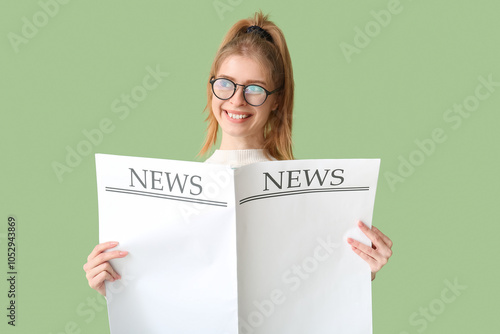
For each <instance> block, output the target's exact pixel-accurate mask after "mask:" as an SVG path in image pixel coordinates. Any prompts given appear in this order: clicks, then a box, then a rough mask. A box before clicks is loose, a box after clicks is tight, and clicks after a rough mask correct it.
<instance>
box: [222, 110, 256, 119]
mask: <svg viewBox="0 0 500 334" xmlns="http://www.w3.org/2000/svg"><path fill="white" fill-rule="evenodd" d="M224 112H225V113H226V115H228V116H229V117H230V118H231V119H244V118H248V117H250V116H252V115H251V114H235V113H231V112H229V111H227V110H224Z"/></svg>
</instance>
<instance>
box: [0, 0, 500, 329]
mask: <svg viewBox="0 0 500 334" xmlns="http://www.w3.org/2000/svg"><path fill="white" fill-rule="evenodd" d="M45 2H46V3H51V1H49V0H42V3H45ZM390 3H391V1H385V0H384V1H379V0H376V1H373V0H372V1H321V2H314V1H312V2H306V1H285V0H282V1H259V0H256V1H239V0H232V1H229V0H220V1H196V2H194V1H95V0H92V1H69V2H68V3H67V4H60V5H59V9H58V12H57V13H56V14H55V15H53V17H49V16H47V15H45V16H46V17H48V20H47V22H43V14H40V12H42V11H43V10H42V8H41V6H40V4H38V3H37V2H36V1H30V2H26V1H24V2H17V1H16V2H14V1H1V2H0V36H1V39H0V60H1V61H0V96H1V98H0V110H1V122H0V127H1V131H0V136H1V138H0V139H1V140H0V145H1V146H0V147H1V158H0V159H1V173H0V181H1V183H0V184H1V201H0V203H1V204H0V205H1V207H0V221H2V224H1V226H2V227H1V229H0V241H1V243H2V245H1V249H2V250H1V254H6V244H5V241H6V240H5V239H6V232H7V217H8V215H15V216H16V217H17V219H18V240H17V242H18V268H17V270H18V272H19V276H18V287H17V289H18V300H17V304H18V309H17V312H18V316H17V326H16V327H15V328H11V326H8V325H7V324H6V322H7V318H6V317H5V313H6V310H5V308H6V307H7V302H8V300H7V297H6V294H7V293H6V292H7V285H6V280H5V278H2V279H1V283H0V295H1V296H2V297H1V298H0V303H1V309H2V310H4V311H2V312H1V313H2V314H1V317H0V319H3V320H2V323H1V325H0V328H1V331H2V332H7V333H11V332H17V333H54V334H55V333H72V332H75V333H76V332H80V333H106V332H108V331H109V329H108V324H107V313H106V310H105V309H104V308H102V307H101V306H100V305H101V304H100V302H99V301H97V302H96V303H97V304H96V306H94V307H95V308H92V307H91V306H87V305H86V303H88V302H89V300H90V301H91V300H93V299H96V297H97V293H96V292H95V291H94V290H92V289H91V288H89V286H88V285H87V280H86V278H85V274H84V271H83V269H82V266H83V264H84V263H85V262H86V257H87V255H88V254H89V253H90V251H91V250H92V248H93V247H94V245H95V244H97V242H98V221H97V192H96V182H95V165H94V158H93V154H94V153H96V152H99V153H110V154H120V155H131V156H145V157H156V158H169V159H178V160H195V159H196V160H197V161H201V160H202V158H196V154H197V153H198V151H199V149H200V147H201V143H202V141H203V138H204V131H205V123H204V119H205V117H206V114H204V113H203V109H204V107H205V103H206V94H205V85H206V81H207V79H208V77H207V76H208V71H209V68H210V64H211V62H212V59H213V56H214V54H215V52H216V50H217V48H218V46H219V43H220V42H221V40H222V38H223V36H224V34H225V32H226V31H227V30H228V28H229V27H230V26H231V25H232V24H233V23H234V22H236V21H237V20H239V19H242V18H246V17H248V16H250V15H252V13H253V12H255V11H256V10H258V9H262V10H263V11H264V12H265V13H270V15H271V17H270V18H271V20H273V21H275V23H277V24H278V26H279V27H280V28H281V29H282V30H283V32H284V33H285V36H286V38H287V42H288V46H289V49H290V53H291V56H292V61H293V66H294V75H295V83H296V91H295V93H296V100H295V102H296V104H295V111H294V129H293V130H294V134H293V140H294V153H295V155H296V157H297V158H299V159H309V158H381V159H382V165H381V171H380V179H379V186H378V189H377V199H376V205H375V213H374V225H376V226H378V227H379V228H380V229H381V230H382V231H384V232H385V233H386V234H387V235H388V236H389V237H390V238H391V239H392V240H393V241H394V247H393V251H394V255H393V257H392V258H391V259H390V261H389V264H388V265H387V266H386V267H384V268H383V269H382V271H381V272H380V273H379V275H378V276H377V279H376V280H375V281H374V282H373V316H374V320H373V322H374V333H384V334H385V333H389V334H391V333H394V334H407V333H491V332H494V331H495V330H498V328H500V318H499V317H498V314H499V311H500V307H499V303H498V300H497V298H499V297H500V293H499V285H498V278H497V276H498V274H499V273H500V271H499V269H498V256H497V254H496V247H495V244H496V241H497V239H498V233H499V232H500V228H499V226H498V225H499V224H498V223H499V218H498V217H499V215H498V214H499V212H498V211H499V210H498V208H499V207H500V206H499V199H500V196H499V191H498V187H497V186H498V183H499V181H500V177H499V175H498V173H499V170H500V158H499V153H498V152H499V150H498V144H499V143H500V134H499V133H500V132H499V131H498V126H499V124H500V123H499V121H500V116H499V114H498V113H499V107H500V87H498V86H496V87H494V88H493V89H494V91H493V92H491V94H490V96H489V97H488V98H487V99H484V100H483V101H480V104H479V106H477V108H475V110H474V111H472V112H470V115H469V116H468V117H465V118H461V120H462V122H461V123H460V126H458V127H456V128H453V127H452V125H453V124H454V123H450V122H446V120H445V119H444V116H445V114H446V112H447V110H448V109H449V108H451V107H453V105H454V104H457V105H460V104H463V103H464V101H469V102H470V101H473V100H471V99H470V96H473V95H474V93H475V89H476V87H477V86H478V85H479V84H480V81H479V79H478V78H479V77H481V76H482V77H484V78H488V76H492V78H493V81H495V82H500V62H499V61H498V60H499V59H500V46H499V44H498V33H499V31H500V20H498V13H499V12H500V4H499V3H498V2H497V1H494V0H490V1H460V2H459V1H451V0H447V1H424V0H421V1H417V0H414V1H411V0H401V2H400V5H399V7H397V8H398V9H399V13H398V14H392V15H391V20H390V22H389V23H388V24H386V25H385V26H381V25H380V24H378V25H377V23H375V22H377V21H376V20H375V18H374V14H373V13H372V12H371V11H375V12H376V13H380V11H381V10H387V8H388V6H390V5H389V4H390ZM221 4H222V5H221ZM221 6H225V7H221ZM217 8H219V9H217ZM220 8H223V11H222V10H221V9H220ZM24 17H25V18H26V20H28V21H29V22H34V20H38V21H37V22H38V23H40V27H39V28H37V29H38V31H37V32H36V34H34V36H32V37H31V38H27V39H26V41H25V42H26V43H22V44H20V45H18V47H17V49H18V50H17V51H18V52H16V50H15V49H16V48H15V47H13V44H12V43H11V41H10V39H9V36H11V37H12V36H13V35H12V33H14V34H17V35H19V36H22V29H23V25H25V24H26V23H25V22H26V21H23V18H24ZM43 23H45V24H43ZM377 26H378V27H379V28H380V29H379V31H377V30H376V29H377ZM356 27H357V28H359V29H361V30H364V29H365V28H366V27H368V28H369V29H373V30H371V32H370V33H371V35H372V37H370V41H369V43H368V45H366V46H365V47H362V48H358V49H359V50H358V53H354V54H352V55H351V57H346V56H345V55H344V53H343V52H342V50H341V43H348V44H350V45H353V46H355V38H356V34H357V33H356V30H355V29H356ZM358 39H359V37H358ZM358 42H359V41H358ZM348 58H350V59H348ZM349 60H350V61H349ZM148 66H149V67H151V68H153V69H154V68H155V67H156V66H159V68H160V69H161V70H162V71H163V72H168V73H169V76H168V77H166V78H164V80H163V82H162V83H161V84H160V85H159V86H158V87H157V88H156V89H154V90H152V91H149V92H148V95H147V97H146V98H145V99H144V100H143V101H141V102H140V103H138V106H137V107H136V108H134V109H130V114H129V115H128V116H127V117H125V118H124V119H120V118H119V115H120V114H117V113H114V112H113V111H112V108H111V104H112V103H113V101H114V100H116V99H119V98H120V96H121V94H130V93H131V91H132V90H133V89H134V88H135V87H137V86H138V85H141V84H142V80H143V78H144V76H145V75H146V74H147V71H146V67H148ZM482 91H483V92H486V90H484V89H483V90H482ZM456 115H458V114H456ZM106 118H108V119H110V120H111V121H112V123H113V131H111V132H110V133H106V134H104V136H103V138H102V141H101V142H100V143H98V145H92V148H91V152H92V153H91V154H90V155H88V156H84V157H83V158H82V161H81V162H80V163H78V164H76V167H74V168H72V171H71V172H66V173H64V174H63V175H62V181H60V180H58V177H57V176H56V173H55V172H54V170H53V166H52V165H53V163H54V162H59V163H61V164H65V160H66V155H67V147H70V148H72V149H75V148H76V147H77V145H79V144H80V143H81V142H82V141H84V140H86V138H85V136H84V134H83V132H82V131H84V130H87V131H90V130H92V129H95V128H98V126H99V123H100V122H101V121H102V120H103V119H106ZM437 128H441V129H442V130H443V132H444V134H445V138H446V140H445V141H444V142H441V143H435V144H434V145H435V147H434V149H433V150H432V151H430V152H428V153H429V154H424V153H418V152H419V150H420V149H419V147H418V146H417V144H416V143H415V141H424V140H426V139H428V138H431V134H432V132H433V131H434V130H435V129H437ZM429 147H430V146H429ZM420 151H421V150H420ZM412 157H413V158H412ZM410 158H412V159H413V161H414V162H415V165H416V166H414V167H413V170H411V171H409V172H408V173H407V174H405V176H404V177H402V178H401V179H400V181H402V182H397V183H396V184H393V185H392V186H391V184H390V182H389V181H388V180H387V178H386V175H387V173H394V174H396V173H398V168H399V169H400V168H401V167H400V165H401V164H402V162H401V161H402V159H404V160H406V161H408V160H409V159H410ZM419 158H420V160H418V159H419ZM415 159H417V160H415ZM0 258H1V259H2V260H1V261H2V265H1V266H0V267H1V268H2V274H1V277H5V276H6V272H7V269H6V255H3V256H0ZM445 280H448V281H450V282H453V281H457V282H458V283H459V284H460V285H461V286H462V287H465V288H463V290H461V291H460V292H459V293H460V294H459V295H455V298H454V301H453V302H449V303H444V302H443V301H442V297H441V292H442V291H443V289H445V288H446V284H445ZM447 296H448V297H449V296H452V294H449V295H447ZM96 300H97V299H96ZM100 301H102V299H100ZM429 308H430V309H431V310H430V311H429V312H430V313H429V316H428V317H427V318H425V317H424V316H423V315H421V312H425V309H429ZM433 312H434V313H433ZM415 314H416V315H415ZM412 315H413V316H414V317H415V318H414V319H413V320H414V321H413V322H412V320H411V318H412ZM415 320H417V321H418V322H416V323H415ZM73 328H77V330H73Z"/></svg>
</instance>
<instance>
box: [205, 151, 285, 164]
mask: <svg viewBox="0 0 500 334" xmlns="http://www.w3.org/2000/svg"><path fill="white" fill-rule="evenodd" d="M271 160H276V159H274V158H272V157H271ZM262 161H270V160H269V159H268V158H267V157H266V155H265V154H264V150H263V149H252V150H215V152H214V153H213V154H212V156H211V157H210V158H208V159H207V160H206V161H205V162H207V163H210V164H221V165H229V166H230V167H231V168H238V167H241V166H244V165H248V164H251V163H254V162H262Z"/></svg>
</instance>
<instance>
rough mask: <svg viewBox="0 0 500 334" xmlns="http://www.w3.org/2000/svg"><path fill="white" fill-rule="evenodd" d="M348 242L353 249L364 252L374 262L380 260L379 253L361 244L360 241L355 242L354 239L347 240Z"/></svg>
mask: <svg viewBox="0 0 500 334" xmlns="http://www.w3.org/2000/svg"><path fill="white" fill-rule="evenodd" d="M347 242H348V243H349V245H351V247H354V248H356V249H358V250H359V251H361V252H363V253H364V254H366V255H367V256H369V257H370V258H372V259H373V260H375V261H378V260H379V258H380V254H378V252H377V251H376V250H375V249H373V248H372V247H370V246H368V245H365V244H364V243H362V242H359V241H358V240H354V239H352V238H347Z"/></svg>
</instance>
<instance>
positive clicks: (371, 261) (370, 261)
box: [351, 246, 377, 272]
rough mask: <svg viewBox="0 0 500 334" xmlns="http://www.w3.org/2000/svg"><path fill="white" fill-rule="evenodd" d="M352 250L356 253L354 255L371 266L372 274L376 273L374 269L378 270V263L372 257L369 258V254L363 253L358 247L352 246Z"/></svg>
mask: <svg viewBox="0 0 500 334" xmlns="http://www.w3.org/2000/svg"><path fill="white" fill-rule="evenodd" d="M351 249H352V250H353V251H354V253H356V254H358V256H359V257H360V258H361V259H363V260H364V261H365V262H366V263H368V265H369V266H370V270H371V271H372V272H375V271H376V270H374V268H375V269H376V268H377V261H376V260H375V259H374V258H372V257H371V256H369V255H368V254H366V253H364V252H363V251H361V250H360V249H359V248H357V247H354V246H351Z"/></svg>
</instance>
